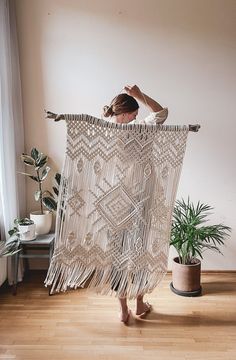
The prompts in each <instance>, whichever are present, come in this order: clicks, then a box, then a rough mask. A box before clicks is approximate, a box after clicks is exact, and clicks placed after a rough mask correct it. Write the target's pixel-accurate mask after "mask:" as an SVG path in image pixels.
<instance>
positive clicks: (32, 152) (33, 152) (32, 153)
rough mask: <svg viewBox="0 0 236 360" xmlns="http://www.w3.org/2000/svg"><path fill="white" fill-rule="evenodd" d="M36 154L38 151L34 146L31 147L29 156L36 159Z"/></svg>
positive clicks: (37, 154)
mask: <svg viewBox="0 0 236 360" xmlns="http://www.w3.org/2000/svg"><path fill="white" fill-rule="evenodd" d="M38 156H39V151H38V150H37V149H36V148H33V149H32V150H31V157H32V158H33V159H34V160H35V161H37V159H38Z"/></svg>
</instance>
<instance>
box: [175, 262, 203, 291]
mask: <svg viewBox="0 0 236 360" xmlns="http://www.w3.org/2000/svg"><path fill="white" fill-rule="evenodd" d="M172 265H173V266H172V280H173V282H172V283H171V290H172V291H174V292H175V293H177V294H178V295H183V296H198V295H200V294H201V261H200V260H198V259H195V263H194V264H191V265H183V264H180V263H179V258H178V257H176V258H174V259H173V263H172Z"/></svg>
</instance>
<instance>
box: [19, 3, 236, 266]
mask: <svg viewBox="0 0 236 360" xmlns="http://www.w3.org/2000/svg"><path fill="white" fill-rule="evenodd" d="M16 5H17V21H18V31H19V42H20V62H21V71H22V90H23V106H24V121H25V137H26V150H27V151H29V149H30V148H31V147H33V146H36V147H39V148H40V149H41V150H42V151H44V152H46V153H47V154H48V155H49V156H50V157H51V159H52V162H51V164H52V165H53V167H54V169H60V168H61V165H62V161H63V154H64V148H65V124H63V122H60V123H54V122H52V121H50V120H45V119H44V113H43V109H49V110H51V111H55V112H58V113H83V112H84V113H90V114H92V115H95V116H98V117H99V116H100V113H101V107H102V106H103V105H105V104H106V103H108V102H109V101H110V100H111V98H113V97H114V96H115V95H116V94H117V93H119V92H120V90H121V89H122V87H123V86H124V85H125V84H127V83H129V84H134V83H136V84H138V85H139V86H140V87H141V88H142V89H143V90H144V91H145V92H147V93H148V94H150V95H151V96H153V97H154V98H156V99H157V100H158V101H159V102H160V103H161V104H162V105H163V106H168V107H169V112H170V114H169V118H168V122H167V123H168V124H194V123H200V124H201V126H202V128H201V131H200V132H199V133H198V134H194V133H190V135H189V141H188V147H187V152H186V157H185V162H184V166H183V171H182V176H181V181H180V186H179V191H178V197H182V196H184V197H187V196H188V195H190V197H191V199H192V200H193V201H198V200H200V201H202V202H207V203H209V204H210V205H212V206H213V207H214V208H215V211H214V214H213V216H212V221H214V222H215V223H216V222H224V223H225V224H227V225H229V226H231V227H232V228H233V232H232V237H231V239H230V240H229V241H227V247H226V248H225V249H223V251H224V256H220V255H215V254H212V253H208V254H206V256H205V260H204V261H203V268H204V269H225V270H226V269H227V270H230V269H231V270H232V269H234V270H235V269H236V261H235V259H236V243H235V231H236V221H235V205H236V190H235V177H236V168H235V135H236V131H235V130H236V124H235V109H234V107H235V93H236V92H235V90H236V85H235V84H236V68H235V63H236V41H235V38H236V25H235V11H236V1H235V0H146V1H144V2H138V1H135V0H120V1H116V0H107V1H106V0H99V1H98V0H97V1H96V0H40V1H38V0H16ZM142 114H145V110H142V111H141V116H142ZM33 186H34V184H32V183H28V210H29V209H32V208H36V206H37V205H36V204H35V203H34V200H33V195H32V192H33ZM170 256H171V257H172V252H171V255H170Z"/></svg>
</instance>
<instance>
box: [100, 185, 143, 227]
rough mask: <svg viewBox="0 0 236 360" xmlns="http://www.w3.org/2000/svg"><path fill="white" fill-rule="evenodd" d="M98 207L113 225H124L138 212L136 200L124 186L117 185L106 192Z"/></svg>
mask: <svg viewBox="0 0 236 360" xmlns="http://www.w3.org/2000/svg"><path fill="white" fill-rule="evenodd" d="M96 207H97V210H98V212H99V213H100V214H101V215H102V216H103V217H104V218H105V219H106V220H108V221H109V223H110V224H111V225H112V226H113V227H119V226H121V225H124V224H125V223H126V222H127V221H129V220H130V219H131V218H132V217H133V216H134V215H135V213H136V212H137V206H136V204H135V202H134V200H133V199H132V197H131V196H130V194H129V193H128V192H127V191H126V190H125V188H124V187H123V186H117V187H115V188H113V189H112V190H110V191H109V192H108V193H106V194H105V195H104V196H103V197H102V198H101V199H100V200H99V201H98V202H97V204H96Z"/></svg>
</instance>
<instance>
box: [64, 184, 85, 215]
mask: <svg viewBox="0 0 236 360" xmlns="http://www.w3.org/2000/svg"><path fill="white" fill-rule="evenodd" d="M80 192H81V190H80V191H75V192H74V193H73V195H72V196H71V197H70V198H69V199H68V205H69V206H70V207H71V208H72V209H73V210H74V211H73V212H72V213H71V214H70V216H72V215H74V214H77V215H79V216H80V212H79V210H80V209H81V208H82V207H83V206H84V204H85V201H84V200H83V199H82V197H81V196H80Z"/></svg>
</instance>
